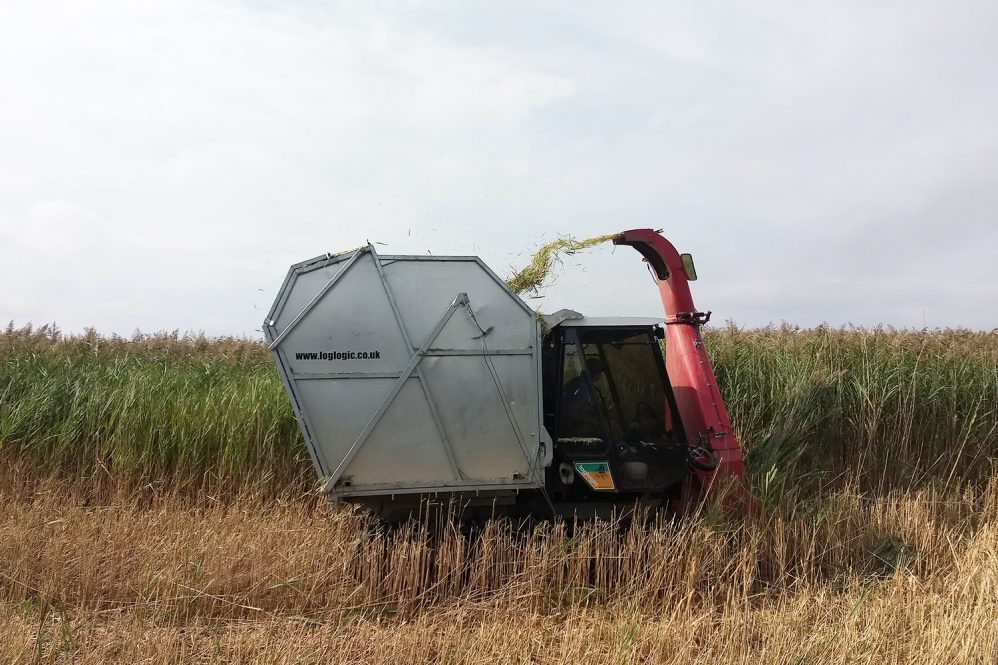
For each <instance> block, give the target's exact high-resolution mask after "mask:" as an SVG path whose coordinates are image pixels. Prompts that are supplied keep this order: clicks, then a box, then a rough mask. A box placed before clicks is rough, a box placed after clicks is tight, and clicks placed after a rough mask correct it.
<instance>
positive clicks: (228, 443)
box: [0, 325, 998, 497]
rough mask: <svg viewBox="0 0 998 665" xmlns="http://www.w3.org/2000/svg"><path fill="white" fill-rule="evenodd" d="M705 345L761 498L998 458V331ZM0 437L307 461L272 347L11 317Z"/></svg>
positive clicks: (789, 332) (53, 447) (144, 461)
mask: <svg viewBox="0 0 998 665" xmlns="http://www.w3.org/2000/svg"><path fill="white" fill-rule="evenodd" d="M706 343H707V347H708V350H709V352H710V353H711V355H712V357H713V359H714V362H715V369H716V373H717V377H718V381H719V384H720V386H721V391H722V394H723V395H724V396H725V398H726V401H727V404H728V407H729V410H730V411H731V415H732V419H733V421H734V423H735V427H736V428H737V430H738V431H739V434H740V436H741V439H742V441H743V444H744V445H745V447H746V450H747V454H748V461H749V468H750V471H751V474H752V481H753V484H754V485H755V486H756V488H757V491H759V492H760V493H761V494H763V495H764V496H765V495H770V496H774V497H776V496H782V494H783V492H784V491H785V490H788V489H789V490H798V491H799V490H802V489H805V490H808V491H810V490H811V489H813V488H816V487H820V486H824V485H827V484H829V483H831V484H835V483H836V481H838V484H842V482H846V481H848V482H850V483H857V484H858V485H857V486H858V487H860V488H861V489H864V490H866V489H877V490H883V491H886V490H887V489H889V488H891V487H898V486H901V487H907V486H922V485H925V484H946V483H960V482H965V481H979V480H981V479H983V478H986V477H987V476H988V474H989V472H990V467H991V465H992V461H993V459H994V458H995V457H996V455H998V331H995V332H971V331H966V330H946V331H928V332H919V331H895V330H890V329H874V330H866V329H861V328H851V329H834V328H827V327H821V328H815V329H809V330H798V329H795V328H791V327H787V326H784V327H771V328H765V329H758V330H743V329H739V328H736V327H734V326H728V327H726V328H720V329H712V328H708V329H707V332H706ZM0 447H2V448H5V449H7V450H8V452H13V453H16V454H24V455H28V456H30V457H31V458H32V459H34V460H37V461H40V462H42V463H44V464H46V465H48V466H50V467H58V468H63V469H67V468H70V469H78V470H80V471H81V472H83V473H90V472H93V471H95V470H101V469H107V470H108V471H110V472H112V473H123V474H132V475H135V476H137V477H141V478H156V477H161V476H164V475H169V474H175V475H181V476H185V477H188V478H195V477H202V476H204V475H205V474H211V475H215V476H219V477H226V478H233V479H236V480H238V479H239V478H243V477H246V476H248V475H256V476H259V475H260V474H261V473H263V474H265V475H267V477H270V478H272V479H274V482H275V483H276V484H281V483H286V482H288V479H289V478H293V477H299V476H300V475H301V474H303V473H304V474H307V473H308V470H309V469H308V461H307V456H306V454H305V451H304V448H303V445H302V442H301V440H300V434H299V432H298V428H297V425H296V423H295V420H294V417H293V414H292V412H291V409H290V406H289V404H288V400H287V397H286V395H285V393H284V390H283V388H282V386H281V382H280V380H279V378H278V376H277V373H276V371H275V370H274V367H273V363H272V360H271V358H270V354H269V352H268V351H267V349H266V348H265V347H264V345H263V344H261V343H260V342H258V341H256V340H252V339H241V338H217V339H209V338H205V337H204V336H199V335H181V334H179V333H177V332H173V333H161V334H155V335H143V334H138V333H137V334H136V335H134V336H133V337H131V338H121V337H115V336H112V337H102V336H100V335H98V334H97V333H96V332H94V331H88V332H87V333H86V334H85V335H79V336H66V335H63V334H61V333H60V332H59V331H58V329H56V328H53V327H43V328H40V329H31V328H14V327H13V326H12V325H11V326H8V328H7V330H6V331H5V332H2V333H0ZM788 481H789V483H790V484H789V486H788V484H787V483H788Z"/></svg>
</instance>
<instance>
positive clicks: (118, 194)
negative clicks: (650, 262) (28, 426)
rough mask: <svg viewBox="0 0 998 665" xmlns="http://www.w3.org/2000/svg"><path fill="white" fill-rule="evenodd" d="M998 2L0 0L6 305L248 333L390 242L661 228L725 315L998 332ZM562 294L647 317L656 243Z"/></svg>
mask: <svg viewBox="0 0 998 665" xmlns="http://www.w3.org/2000/svg"><path fill="white" fill-rule="evenodd" d="M996 35H998V3H995V2H994V1H993V0H990V1H987V0H986V1H981V2H960V1H956V2H954V1H952V0H950V1H946V2H942V1H940V2H918V1H915V2H911V1H906V2H885V1H878V2H854V3H848V2H831V3H828V2H826V3H809V2H801V1H800V0H794V1H788V2H774V3H761V2H759V3H757V2H753V3H746V2H732V3H715V2H696V3H663V2H649V3H581V2H564V3H549V2H541V3H529V4H528V3H522V4H521V3H513V2H489V3H470V2H454V3H446V2H431V3H427V4H422V3H415V2H400V3H377V2H360V3H344V4H342V5H336V3H331V2H324V1H322V2H320V1H315V2H269V1H254V2H236V1H234V0H231V1H230V0H169V1H143V2H135V1H134V0H100V1H99V2H98V1H91V0H67V1H52V2H49V1H46V2H41V1H39V0H26V1H19V0H4V1H3V2H0V319H4V320H5V321H6V320H9V319H13V320H14V322H15V324H18V325H20V324H24V323H27V322H29V321H30V322H33V323H35V324H40V323H43V322H46V321H56V322H58V323H59V324H60V325H61V326H62V327H63V328H64V329H67V330H80V329H82V328H83V327H84V326H94V327H96V328H97V329H98V330H100V331H102V332H119V333H130V332H131V331H133V330H134V329H135V328H141V329H142V330H147V331H153V330H159V329H175V328H179V329H181V330H204V331H206V332H208V333H210V334H228V333H233V334H251V335H256V334H258V333H257V332H256V331H257V330H258V329H259V325H260V322H261V320H262V319H263V316H264V315H265V313H266V311H267V309H268V308H269V306H270V303H271V301H272V299H273V297H274V294H275V292H276V290H277V288H278V287H279V286H280V283H281V280H282V279H283V275H284V273H285V271H286V270H287V267H288V265H289V264H291V263H294V262H297V261H300V260H303V259H306V258H309V257H312V256H315V255H317V254H320V253H323V252H326V251H339V250H344V249H349V248H352V247H355V246H357V245H360V244H363V243H364V242H366V241H368V240H370V241H371V242H380V243H384V245H383V246H382V245H379V246H378V249H379V251H382V252H391V253H400V254H402V253H418V254H425V253H427V252H431V253H433V254H477V255H479V256H481V257H482V258H483V259H484V260H485V261H486V262H487V263H488V264H489V265H491V266H492V267H493V268H494V269H495V271H496V272H498V273H499V274H501V275H507V274H509V273H510V272H511V271H512V269H513V267H516V266H519V265H520V264H522V263H523V262H525V261H526V260H527V259H528V257H529V255H530V253H531V252H532V251H533V249H535V248H536V247H537V246H538V245H539V244H541V243H543V242H545V241H547V240H550V239H553V238H555V237H557V236H558V235H559V234H571V235H574V236H576V237H584V236H588V235H593V234H598V233H607V232H611V231H617V230H623V229H627V228H642V227H649V226H650V227H653V228H662V229H664V233H665V235H666V236H667V237H669V238H670V239H671V240H673V242H674V243H675V244H676V245H677V247H678V248H679V249H680V251H690V252H692V253H693V254H694V256H695V257H696V262H697V268H698V271H699V273H700V281H698V282H697V283H696V284H695V285H694V297H695V299H696V301H697V304H698V306H699V307H700V308H701V309H704V310H706V309H711V310H713V311H714V315H715V320H723V319H733V320H734V321H735V322H737V323H738V324H742V325H749V326H754V325H762V324H766V323H768V322H779V321H781V320H786V321H789V322H792V323H797V324H800V325H814V324H817V323H820V322H828V323H830V324H833V325H840V324H847V323H854V324H864V325H873V324H877V323H884V324H890V325H894V326H898V327H922V325H923V323H924V324H925V325H928V326H929V327H937V326H938V327H946V326H966V327H972V328H983V329H992V328H995V327H998V38H996ZM544 296H545V297H544V298H543V299H539V300H530V301H528V302H530V304H531V305H533V306H535V307H538V308H540V309H542V310H544V311H553V310H556V309H560V308H561V307H570V308H572V309H576V310H579V311H582V312H584V313H587V314H591V315H635V316H654V315H657V314H658V313H659V312H660V311H661V309H660V305H659V301H658V299H657V293H656V291H655V289H654V286H653V285H652V283H651V278H650V277H649V276H648V274H647V272H646V269H645V267H644V266H643V264H642V263H641V260H640V256H639V255H638V254H637V253H636V252H634V251H633V250H631V249H629V248H618V249H616V251H613V249H612V248H611V247H609V246H607V247H605V248H602V249H596V250H592V251H589V252H587V253H585V254H579V255H576V256H574V257H571V258H569V259H568V260H566V261H565V263H564V265H563V266H562V267H561V269H560V271H559V272H558V275H557V279H556V280H555V282H554V284H553V285H552V286H551V287H550V288H548V289H547V290H546V291H545V292H544Z"/></svg>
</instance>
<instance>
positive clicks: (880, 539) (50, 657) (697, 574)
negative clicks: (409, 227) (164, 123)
mask: <svg viewBox="0 0 998 665" xmlns="http://www.w3.org/2000/svg"><path fill="white" fill-rule="evenodd" d="M707 345H708V350H709V351H710V353H711V355H712V357H713V358H714V360H715V363H716V366H715V369H716V371H717V374H718V379H719V382H720V383H721V388H722V393H723V394H724V395H725V396H726V398H727V401H728V406H729V409H730V410H731V412H732V419H733V421H734V422H735V425H736V427H737V428H738V430H739V433H740V436H741V437H742V440H743V441H744V443H745V445H746V447H747V450H748V461H749V468H750V480H751V483H752V485H753V489H754V491H755V492H756V493H757V495H759V496H760V497H761V498H762V499H763V500H764V502H765V504H766V506H767V509H766V511H765V513H764V515H763V516H761V517H760V518H758V519H749V520H741V519H736V518H732V517H730V516H725V515H722V514H719V513H717V512H716V511H715V510H713V509H711V508H710V507H705V508H704V510H702V511H701V512H700V513H699V514H697V515H694V516H692V517H690V518H688V519H686V520H684V521H682V522H679V523H673V522H671V521H666V520H663V519H662V518H659V519H657V520H652V521H651V522H650V523H649V524H644V523H639V524H635V525H632V526H628V527H623V526H622V525H616V524H612V523H595V524H588V525H583V526H580V527H579V528H577V529H574V530H573V529H570V528H567V526H566V525H541V526H539V527H537V528H534V529H532V530H520V529H516V528H514V525H510V524H508V523H505V522H502V521H496V522H491V523H489V524H488V525H487V526H486V527H485V529H484V531H483V532H481V533H478V534H476V535H475V536H474V537H468V536H466V535H463V534H461V533H459V532H457V531H456V530H454V529H450V528H443V527H441V528H438V529H436V530H426V529H424V528H422V527H420V526H419V525H413V526H411V527H409V528H406V529H402V530H399V531H393V532H383V531H378V530H376V529H372V528H371V525H370V524H368V523H366V521H365V520H364V519H363V518H362V517H360V516H358V515H356V514H353V513H352V512H351V511H349V510H346V509H343V508H335V507H331V506H328V505H327V504H326V503H325V502H324V501H323V500H322V499H321V498H319V497H317V496H316V494H315V493H314V491H313V489H312V471H311V469H310V467H309V463H308V460H307V456H306V455H305V453H304V451H303V449H302V444H301V441H300V438H299V437H300V435H299V433H298V430H297V426H296V424H295V421H294V418H293V416H292V414H291V411H290V407H289V406H288V404H287V399H286V397H285V395H284V392H283V388H282V386H281V383H280V380H279V378H278V377H277V374H276V372H275V370H274V369H273V365H272V362H271V359H270V356H269V352H268V351H267V350H266V349H265V348H264V347H263V346H262V345H261V344H260V343H258V342H256V341H253V340H246V339H206V338H204V337H198V336H183V335H179V334H176V333H174V334H157V335H139V334H136V335H135V336H134V337H132V338H129V339H123V338H116V337H102V336H99V335H97V334H96V333H93V332H91V333H88V334H86V335H82V336H64V335H61V334H60V333H59V332H58V331H57V330H56V329H54V328H51V327H46V328H41V329H30V328H21V329H16V328H14V327H13V326H11V327H8V329H7V331H6V332H5V333H3V334H0V661H3V662H8V661H9V662H56V661H63V660H65V661H69V660H75V661H80V662H104V661H108V660H113V661H119V662H138V661H143V660H144V661H147V662H242V661H245V662H260V661H263V662H356V663H366V662H410V663H413V662H490V663H496V662H574V661H580V662H583V661H584V662H606V663H610V662H613V663H624V662H683V663H698V662H702V663H728V662H730V663H742V662H760V663H763V662H764V663H854V662H856V663H858V662H891V663H902V662H934V663H958V662H959V663H963V662H979V663H992V662H996V661H998V637H996V636H998V518H996V509H998V476H996V474H995V472H994V469H993V463H994V459H995V456H996V451H998V332H993V333H980V332H970V331H961V330H955V331H928V332H912V331H893V330H886V329H878V330H863V329H831V328H818V329H811V330H797V329H794V328H790V327H780V328H776V327H774V328H769V329H763V330H740V329H737V328H735V327H728V328H722V329H716V330H711V331H710V332H709V333H708V334H707Z"/></svg>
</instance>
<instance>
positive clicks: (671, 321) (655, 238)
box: [613, 229, 754, 509]
mask: <svg viewBox="0 0 998 665" xmlns="http://www.w3.org/2000/svg"><path fill="white" fill-rule="evenodd" d="M613 242H614V244H615V245H628V246H630V247H633V248H634V249H636V250H637V251H638V252H640V253H641V255H642V256H644V258H645V260H646V261H647V262H648V264H649V266H650V267H651V272H652V274H653V276H654V277H655V281H656V283H657V284H658V289H659V294H660V295H661V298H662V306H663V307H664V308H665V324H666V325H665V328H666V336H665V363H666V372H667V373H668V375H669V380H670V382H671V383H672V389H673V392H674V394H675V399H676V406H677V408H678V409H679V413H680V418H681V419H682V421H683V424H684V427H685V430H686V433H687V439H688V443H689V445H691V446H702V447H704V448H708V449H709V450H711V451H712V452H713V453H714V455H716V457H717V459H718V465H717V468H716V469H714V470H713V471H700V470H694V471H693V474H692V475H691V477H690V480H689V481H687V483H686V485H685V486H684V488H683V492H682V498H681V500H680V502H681V504H684V505H681V506H679V508H681V509H684V508H686V507H688V506H690V505H691V504H693V503H694V502H696V501H697V500H698V499H699V498H700V497H702V496H704V495H706V494H712V493H717V492H724V501H725V504H726V505H729V504H732V503H733V504H741V506H742V507H743V508H751V507H752V506H753V505H754V499H753V498H752V496H751V494H750V493H749V492H748V489H747V485H746V484H745V465H744V460H743V457H742V448H741V445H740V444H739V441H738V438H737V436H736V435H735V432H734V429H733V428H732V426H731V419H730V418H729V417H728V411H727V408H726V407H725V405H724V399H723V398H722V397H721V393H720V391H719V390H718V387H717V379H716V378H715V377H714V370H713V368H712V367H711V364H710V359H709V358H708V357H707V351H706V349H705V348H704V343H703V338H702V337H701V335H700V326H701V325H703V324H704V323H706V322H707V320H708V319H709V318H710V312H707V313H703V312H699V311H698V310H697V309H696V306H695V305H694V304H693V296H692V294H691V293H690V285H689V278H688V276H687V271H686V266H685V264H684V262H683V258H682V256H681V255H680V253H679V252H678V251H677V250H676V248H675V247H674V246H673V245H672V243H670V242H669V241H668V240H666V239H665V238H663V237H662V236H661V235H659V233H657V232H656V231H654V230H652V229H633V230H630V231H624V232H623V233H621V234H619V235H618V236H617V237H615V238H614V240H613Z"/></svg>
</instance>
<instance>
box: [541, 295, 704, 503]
mask: <svg viewBox="0 0 998 665" xmlns="http://www.w3.org/2000/svg"><path fill="white" fill-rule="evenodd" d="M572 314H574V313H572ZM576 316H578V315H576ZM549 324H553V325H551V327H549V329H548V330H547V332H546V333H545V335H544V343H543V353H542V362H543V375H544V387H543V390H544V425H545V427H546V428H547V430H548V432H549V433H550V434H551V437H552V439H553V440H554V459H553V461H552V464H551V466H550V467H549V469H548V483H547V486H548V489H549V493H550V494H551V498H552V500H553V501H555V502H573V503H574V502H589V501H600V500H607V499H610V497H606V496H605V495H606V494H608V493H612V494H618V495H619V494H633V495H635V497H640V496H648V495H652V496H658V497H662V498H663V499H664V498H669V497H670V496H671V492H670V490H673V489H675V488H678V486H679V484H680V481H681V480H683V478H684V477H685V476H686V475H687V474H688V473H689V471H690V468H691V466H692V465H702V464H704V463H705V462H706V463H708V464H709V463H710V460H706V461H705V460H703V459H691V456H690V450H689V448H688V446H687V439H686V433H685V432H684V430H683V424H682V422H681V421H680V418H679V411H678V409H677V408H676V403H675V399H674V397H673V393H672V387H671V385H670V384H669V378H668V376H667V374H666V370H665V362H664V358H663V355H662V343H661V340H662V339H663V338H664V336H665V334H664V328H663V321H662V320H661V319H646V318H593V317H581V318H562V317H559V318H558V319H557V320H555V321H549ZM708 454H709V453H708ZM600 495H603V496H602V497H601V496H600ZM617 500H618V501H619V497H618V499H617Z"/></svg>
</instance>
